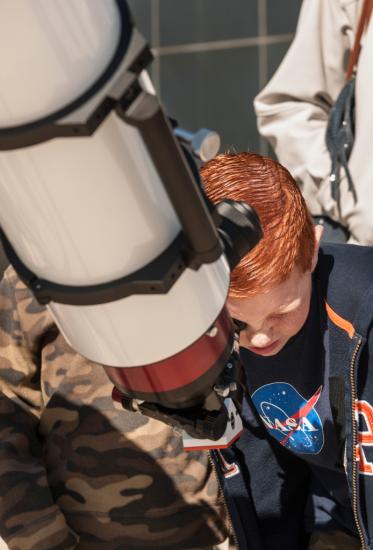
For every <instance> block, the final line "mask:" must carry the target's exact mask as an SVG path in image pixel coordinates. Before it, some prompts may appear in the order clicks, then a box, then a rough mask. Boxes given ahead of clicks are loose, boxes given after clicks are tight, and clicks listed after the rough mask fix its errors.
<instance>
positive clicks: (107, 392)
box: [0, 268, 229, 550]
mask: <svg viewBox="0 0 373 550" xmlns="http://www.w3.org/2000/svg"><path fill="white" fill-rule="evenodd" d="M0 300H1V302H0V325H1V329H0V353H1V362H0V390H1V394H0V396H1V398H0V526H1V529H0V536H2V537H3V538H4V540H5V541H6V542H7V544H8V545H9V548H10V549H11V550H31V549H38V550H49V549H51V550H52V549H53V550H58V549H61V550H62V549H63V550H66V549H72V548H79V549H89V550H95V549H96V548H97V549H105V550H111V549H113V550H114V549H123V550H131V549H135V548H136V550H138V549H141V548H147V549H148V550H155V549H158V548H159V549H177V550H181V549H192V548H194V549H197V548H198V549H210V550H212V549H213V548H215V547H216V545H218V544H219V543H222V542H223V541H224V540H225V539H226V538H227V537H228V534H229V527H228V521H227V512H226V507H225V505H224V500H223V498H222V495H221V492H220V490H219V485H218V482H217V478H216V476H215V473H214V471H213V468H212V465H211V463H210V461H209V456H208V454H207V452H206V451H200V452H190V453H186V452H184V451H183V448H182V444H181V439H180V437H179V436H178V435H177V434H175V433H174V432H173V431H172V430H171V429H170V428H168V427H167V426H165V425H164V424H162V423H160V422H157V421H155V420H150V419H148V418H145V417H143V416H141V415H140V414H138V413H136V414H134V413H129V412H125V411H124V410H122V409H121V408H120V406H119V405H117V404H115V403H114V402H113V401H112V399H111V390H112V384H111V383H110V382H109V380H108V379H107V377H106V374H105V372H104V369H103V368H102V367H101V366H100V365H97V364H94V363H92V362H89V361H88V360H86V359H85V358H83V357H82V356H80V355H78V354H77V353H76V352H74V351H73V350H72V349H71V348H70V347H69V345H68V344H67V343H66V341H65V340H64V338H63V337H62V335H61V334H60V333H59V331H58V329H57V327H56V325H55V324H54V323H53V321H52V319H51V317H50V315H49V314H48V311H47V310H46V309H45V308H43V307H41V306H40V305H39V304H38V303H37V302H36V301H35V299H34V298H33V297H32V295H31V293H30V292H29V290H28V289H26V288H25V286H24V285H23V284H22V283H21V282H20V281H19V279H18V278H17V276H16V275H15V273H14V271H13V270H12V268H9V269H8V270H7V272H6V273H5V276H4V278H3V281H2V283H1V286H0ZM226 547H228V546H226Z"/></svg>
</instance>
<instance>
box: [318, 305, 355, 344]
mask: <svg viewBox="0 0 373 550" xmlns="http://www.w3.org/2000/svg"><path fill="white" fill-rule="evenodd" d="M325 306H326V312H327V314H328V317H329V319H330V320H331V321H332V323H334V324H335V325H337V327H339V328H341V329H342V330H344V331H346V332H347V334H348V335H349V337H350V338H352V337H353V335H354V334H355V329H354V327H353V325H352V324H351V323H350V321H347V320H346V319H343V317H341V316H340V315H338V313H336V312H335V311H333V310H332V308H331V307H330V305H329V304H328V303H327V302H325Z"/></svg>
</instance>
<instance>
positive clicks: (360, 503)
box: [202, 153, 373, 549]
mask: <svg viewBox="0 0 373 550" xmlns="http://www.w3.org/2000/svg"><path fill="white" fill-rule="evenodd" d="M202 177H203V181H204V186H205V189H206V192H207V194H208V196H209V197H210V199H211V200H213V201H214V202H215V201H218V200H220V199H222V198H223V197H228V198H230V199H234V200H243V201H245V202H247V203H249V204H250V205H251V206H253V207H254V208H255V209H256V211H257V213H258V215H259V217H260V219H261V223H262V228H263V231H264V237H263V239H262V241H261V242H260V243H259V244H258V245H257V247H256V248H255V249H254V250H253V251H251V252H250V253H249V254H248V255H247V256H246V257H245V258H244V259H243V260H242V261H241V263H240V264H239V265H238V266H237V267H236V269H235V270H234V272H233V274H232V279H231V286H230V294H229V299H228V308H229V310H230V313H231V315H232V317H233V318H235V319H236V320H237V321H238V322H239V323H240V326H241V328H242V330H241V333H240V343H241V346H242V349H241V357H242V361H243V364H244V368H245V374H246V384H247V390H248V394H249V395H250V397H251V400H252V403H253V405H254V407H255V409H256V413H257V415H258V416H259V417H260V419H261V422H262V424H263V425H264V426H265V428H266V430H267V432H268V433H269V434H270V435H271V436H272V438H273V440H275V441H276V444H277V445H278V446H281V447H282V448H285V449H287V450H288V453H289V455H290V453H294V454H296V455H297V456H299V457H301V458H302V460H303V462H304V463H305V464H307V466H308V468H309V471H310V487H309V496H308V501H307V505H306V509H305V527H306V530H307V531H309V532H313V536H312V538H311V542H310V548H317V549H319V548H320V549H321V548H324V549H326V548H343V549H347V548H351V549H352V548H360V547H361V548H372V542H370V541H371V540H372V535H373V477H372V476H373V449H371V446H372V445H373V367H372V366H370V363H371V362H372V358H371V356H370V353H369V351H370V350H371V349H372V338H373V335H372V334H371V332H372V331H371V330H370V326H371V323H372V319H373V302H372V299H371V295H372V293H373V250H372V249H371V248H365V247H358V246H353V245H329V246H325V247H322V249H320V250H319V243H320V238H321V234H322V228H321V227H320V226H316V227H313V225H312V221H311V218H310V215H309V213H308V210H307V208H306V206H305V202H304V200H303V198H302V197H301V194H300V191H299V190H298V188H297V185H296V183H295V181H294V180H293V178H292V177H291V175H290V174H289V172H288V171H287V170H286V169H285V168H283V167H282V166H280V165H279V164H278V163H276V162H275V161H273V160H271V159H269V158H263V157H260V156H258V155H254V154H250V153H241V154H226V155H219V156H218V157H217V158H216V159H214V160H212V161H210V162H209V163H208V164H207V165H206V166H205V167H204V168H203V170H202ZM369 367H370V368H369ZM243 452H244V453H245V452H246V453H252V452H253V448H249V447H247V448H246V449H244V450H243ZM263 467H265V466H264V465H263Z"/></svg>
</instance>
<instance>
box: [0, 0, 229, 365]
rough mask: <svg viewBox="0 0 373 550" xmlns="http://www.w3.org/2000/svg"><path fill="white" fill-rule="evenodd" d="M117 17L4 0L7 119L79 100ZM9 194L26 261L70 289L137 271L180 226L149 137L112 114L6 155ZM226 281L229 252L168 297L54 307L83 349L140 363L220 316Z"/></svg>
mask: <svg viewBox="0 0 373 550" xmlns="http://www.w3.org/2000/svg"><path fill="white" fill-rule="evenodd" d="M118 21H119V17H118V9H117V6H116V4H115V2H114V1H110V0H54V1H53V2H50V0H33V2H29V0H3V2H2V4H1V17H0V67H1V74H2V77H1V78H2V81H1V85H0V126H1V127H2V128H9V127H13V126H16V125H19V124H26V123H29V122H32V121H35V120H37V119H40V118H42V117H45V116H48V115H50V114H51V113H53V112H55V111H56V110H58V109H61V108H63V107H64V106H65V105H66V104H68V103H70V102H71V101H73V100H74V99H75V98H77V97H79V96H80V95H81V94H82V93H83V92H84V91H85V90H86V89H87V88H88V87H89V86H90V85H92V83H94V82H95V80H96V79H97V77H98V76H99V75H100V74H102V72H103V71H104V69H105V67H106V66H107V65H108V63H109V61H110V59H111V57H112V56H113V53H114V51H115V49H116V46H117V44H118V40H119V33H120V25H119V24H118ZM25 82H27V83H28V85H27V86H25V84H24V83H25ZM0 200H1V209H0V223H1V226H2V228H3V230H4V232H5V233H6V235H7V237H8V239H9V241H10V242H11V243H12V245H13V247H14V249H15V251H16V253H17V254H18V256H19V257H20V259H21V260H22V261H23V262H24V264H25V265H26V266H27V267H28V268H29V269H30V270H31V271H33V272H34V273H35V274H36V275H38V276H39V277H41V278H45V279H48V280H50V281H53V282H55V283H60V284H65V285H82V286H90V285H94V284H98V283H107V282H110V281H112V280H115V279H117V278H119V277H123V276H125V275H128V274H130V273H132V272H133V271H135V270H137V269H139V268H141V267H142V266H144V265H146V264H147V263H149V262H150V261H152V260H153V259H154V258H155V257H157V256H158V255H159V254H160V253H161V252H163V251H164V250H165V249H166V248H167V246H168V245H169V244H170V243H171V242H172V241H173V240H174V238H175V237H176V235H177V234H178V233H179V231H180V229H181V227H180V223H179V221H178V218H177V216H176V214H175V212H174V209H173V207H172V205H171V203H170V201H169V199H168V197H167V195H166V193H165V191H164V188H163V185H162V182H161V181H160V179H159V176H158V174H157V172H156V170H155V168H154V165H153V163H152V161H151V159H150V157H149V154H148V152H147V150H146V148H145V146H144V144H143V141H142V139H141V137H140V134H139V133H138V131H137V130H136V129H135V128H133V127H132V126H129V125H127V124H125V123H124V122H123V121H122V120H120V119H119V118H118V117H117V116H116V115H115V113H113V112H112V113H111V114H110V115H109V116H108V117H107V119H106V120H105V121H104V122H103V124H101V125H100V126H99V127H98V129H97V130H96V131H95V133H94V134H93V135H92V136H91V137H89V138H73V139H71V138H58V139H53V140H50V141H46V142H44V143H40V144H38V145H33V146H30V147H25V148H21V149H17V150H13V151H1V152H0ZM228 285H229V268H228V265H227V263H226V260H225V258H224V257H223V256H222V257H220V258H219V259H218V260H216V261H215V262H214V263H212V264H206V265H203V266H202V267H201V268H200V269H199V270H198V271H193V270H191V269H186V270H185V271H184V273H183V274H182V275H181V276H180V278H179V279H178V280H177V282H176V283H175V285H174V286H173V287H172V288H171V290H170V291H169V292H168V293H167V294H165V295H132V296H130V297H128V298H123V299H119V300H116V301H113V302H109V303H107V304H103V305H92V306H72V305H66V304H57V303H55V302H52V303H50V304H49V306H48V307H49V308H50V310H51V313H52V315H53V316H54V318H55V320H56V322H57V324H58V325H59V327H60V329H61V331H62V332H63V334H64V336H65V337H66V339H67V340H68V342H69V343H70V344H71V346H72V347H73V348H75V349H76V350H77V351H79V352H80V353H81V354H83V355H85V356H86V357H88V358H89V359H91V360H93V361H96V362H98V363H101V364H103V365H110V366H116V367H133V366H139V365H146V364H148V363H155V362H157V361H161V360H164V359H166V358H168V357H171V356H173V355H174V354H177V353H179V352H180V351H182V350H183V349H185V348H187V347H188V346H191V345H192V344H193V343H194V342H195V341H196V340H198V339H199V338H200V337H201V336H202V335H203V334H204V333H205V332H206V331H207V330H208V329H209V327H210V326H211V325H212V324H213V323H214V321H215V319H216V318H217V317H218V316H219V313H220V312H221V310H222V308H223V306H224V303H225V299H226V295H227V291H228Z"/></svg>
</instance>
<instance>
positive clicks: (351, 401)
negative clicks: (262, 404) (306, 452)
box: [212, 244, 373, 550]
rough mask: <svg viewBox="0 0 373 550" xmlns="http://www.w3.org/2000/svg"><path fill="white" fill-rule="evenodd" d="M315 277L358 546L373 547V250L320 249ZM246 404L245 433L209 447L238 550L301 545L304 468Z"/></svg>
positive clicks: (303, 541) (306, 482)
mask: <svg viewBox="0 0 373 550" xmlns="http://www.w3.org/2000/svg"><path fill="white" fill-rule="evenodd" d="M314 279H315V281H316V283H315V284H317V285H318V292H319V295H320V296H319V298H320V301H321V304H322V315H321V324H322V327H321V328H322V333H323V345H324V347H325V350H326V353H325V355H326V358H325V360H326V361H327V362H328V372H329V382H330V383H329V392H330V402H331V408H332V411H333V419H334V423H335V427H336V432H337V433H338V437H339V439H340V443H341V445H343V446H344V457H345V460H344V463H345V464H344V467H345V471H346V475H347V481H348V489H349V494H350V499H351V503H352V507H353V515H354V520H355V523H356V530H357V533H358V536H359V538H360V543H361V547H362V548H363V549H364V550H373V540H372V537H373V364H372V363H373V357H372V354H371V353H370V350H372V349H373V332H372V331H371V325H372V321H373V247H360V246H353V245H337V244H330V245H325V246H323V247H322V249H321V250H320V254H319V261H318V264H317V268H316V272H315V278H314ZM244 407H245V408H244V417H245V428H246V430H245V433H244V435H243V436H242V437H241V438H240V440H239V441H238V442H237V443H236V444H235V445H234V446H233V447H232V448H231V449H229V450H227V451H224V452H223V453H222V454H219V453H217V452H212V457H213V460H214V462H215V464H216V465H217V466H218V467H217V471H218V475H219V477H220V481H221V484H222V486H223V489H224V494H225V499H226V502H227V505H228V508H229V511H230V515H231V519H232V524H233V528H234V531H235V538H236V544H237V546H238V548H239V549H240V550H246V549H248V550H263V549H266V550H278V549H279V548H286V549H287V550H293V549H294V550H296V549H301V548H306V547H307V534H306V533H305V530H304V521H303V520H304V511H305V506H306V502H307V499H308V497H309V496H310V491H311V490H312V489H311V486H310V485H309V473H310V472H309V468H308V465H307V463H306V462H305V461H303V460H302V459H301V458H299V457H298V456H296V455H294V454H292V453H290V452H289V451H287V450H286V449H284V448H283V447H282V446H281V445H280V444H279V443H278V442H277V441H275V440H274V439H272V438H271V437H270V436H269V435H268V433H267V430H266V429H265V427H264V426H263V424H262V422H261V420H260V418H259V417H258V415H257V414H256V413H255V411H254V408H253V407H251V408H250V405H249V403H245V406H244ZM222 455H223V456H222ZM230 464H236V466H237V470H236V474H235V475H230V474H229V472H230V470H232V468H230V467H229V465H230Z"/></svg>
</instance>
